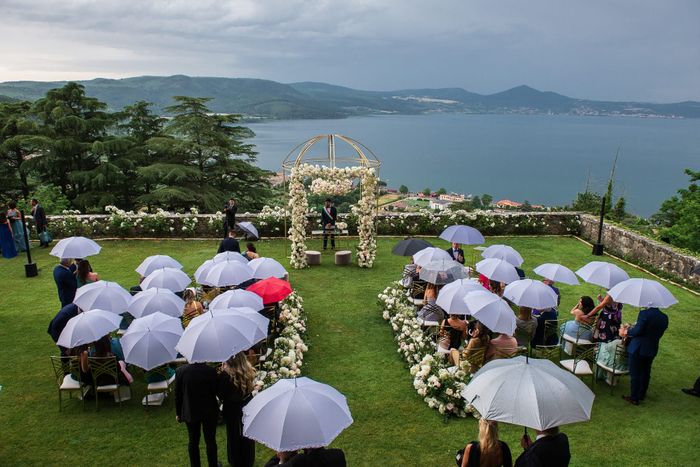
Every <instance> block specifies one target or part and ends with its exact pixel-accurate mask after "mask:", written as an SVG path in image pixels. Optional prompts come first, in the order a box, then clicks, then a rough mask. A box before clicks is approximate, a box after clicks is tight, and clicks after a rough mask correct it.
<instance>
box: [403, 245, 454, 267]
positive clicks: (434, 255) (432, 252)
mask: <svg viewBox="0 0 700 467" xmlns="http://www.w3.org/2000/svg"><path fill="white" fill-rule="evenodd" d="M440 259H444V260H454V258H453V257H452V255H450V254H449V253H448V252H447V251H445V250H443V249H442V248H437V247H434V246H429V247H428V248H423V249H422V250H421V251H419V252H418V253H416V254H414V255H413V262H414V263H416V264H417V265H418V266H421V267H422V266H425V265H426V264H428V263H429V262H431V261H436V260H440Z"/></svg>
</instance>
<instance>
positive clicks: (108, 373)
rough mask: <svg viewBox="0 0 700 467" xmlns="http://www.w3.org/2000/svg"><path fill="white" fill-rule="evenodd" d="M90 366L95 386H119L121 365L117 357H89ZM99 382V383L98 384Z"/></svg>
mask: <svg viewBox="0 0 700 467" xmlns="http://www.w3.org/2000/svg"><path fill="white" fill-rule="evenodd" d="M88 365H89V366H90V373H91V374H92V382H93V384H94V385H95V386H105V385H106V384H116V385H117V386H118V385H119V365H117V357H115V356H111V357H88ZM98 381H99V382H98Z"/></svg>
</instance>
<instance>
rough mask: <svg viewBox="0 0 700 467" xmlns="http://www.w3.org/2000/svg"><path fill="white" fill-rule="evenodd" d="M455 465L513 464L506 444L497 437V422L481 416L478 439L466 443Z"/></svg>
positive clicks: (493, 466)
mask: <svg viewBox="0 0 700 467" xmlns="http://www.w3.org/2000/svg"><path fill="white" fill-rule="evenodd" d="M460 460H461V463H460V462H459V461H460ZM457 465H460V466H461V467H501V466H505V467H512V466H513V458H512V457H511V455H510V449H509V448H508V445H507V444H506V443H504V442H503V441H500V440H499V439H498V422H492V421H489V420H485V419H483V418H482V419H480V420H479V441H472V442H470V443H469V444H467V446H466V447H465V448H464V451H463V453H462V456H461V458H460V457H459V456H458V463H457Z"/></svg>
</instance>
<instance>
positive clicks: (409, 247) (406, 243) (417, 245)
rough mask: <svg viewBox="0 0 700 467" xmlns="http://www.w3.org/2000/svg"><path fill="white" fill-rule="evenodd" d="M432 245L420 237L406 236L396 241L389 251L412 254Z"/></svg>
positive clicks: (399, 254)
mask: <svg viewBox="0 0 700 467" xmlns="http://www.w3.org/2000/svg"><path fill="white" fill-rule="evenodd" d="M431 246H433V245H432V244H431V243H430V242H428V241H426V240H423V239H422V238H407V239H405V240H401V241H400V242H399V243H397V244H396V245H395V246H394V248H392V249H391V253H392V254H394V255H398V256H413V255H414V254H416V253H418V252H419V251H421V250H422V249H424V248H428V247H431Z"/></svg>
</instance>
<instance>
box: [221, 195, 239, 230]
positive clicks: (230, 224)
mask: <svg viewBox="0 0 700 467" xmlns="http://www.w3.org/2000/svg"><path fill="white" fill-rule="evenodd" d="M236 211H238V206H236V200H235V199H233V198H231V199H229V200H228V203H226V205H224V215H225V217H224V238H226V235H228V231H229V230H233V229H234V227H236Z"/></svg>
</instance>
